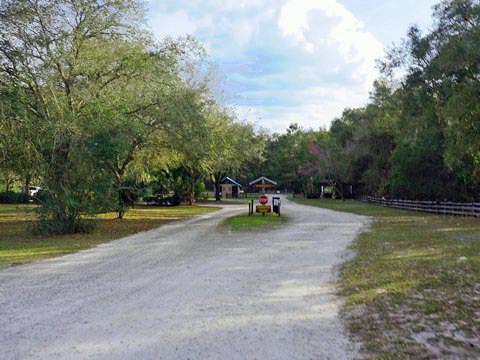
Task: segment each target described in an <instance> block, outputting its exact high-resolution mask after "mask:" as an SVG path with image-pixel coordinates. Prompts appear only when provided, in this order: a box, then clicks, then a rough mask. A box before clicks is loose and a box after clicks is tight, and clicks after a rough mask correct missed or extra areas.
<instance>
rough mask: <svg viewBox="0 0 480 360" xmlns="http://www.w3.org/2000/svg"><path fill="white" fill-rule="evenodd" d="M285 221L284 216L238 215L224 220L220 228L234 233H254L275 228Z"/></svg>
mask: <svg viewBox="0 0 480 360" xmlns="http://www.w3.org/2000/svg"><path fill="white" fill-rule="evenodd" d="M286 221H287V218H285V217H284V216H278V215H274V214H266V215H265V216H262V215H260V214H253V215H252V216H248V215H238V216H234V217H231V218H228V219H226V220H224V221H223V222H222V226H224V227H226V228H229V229H231V230H234V231H254V230H263V229H268V228H275V227H278V226H280V225H282V224H284V223H285V222H286Z"/></svg>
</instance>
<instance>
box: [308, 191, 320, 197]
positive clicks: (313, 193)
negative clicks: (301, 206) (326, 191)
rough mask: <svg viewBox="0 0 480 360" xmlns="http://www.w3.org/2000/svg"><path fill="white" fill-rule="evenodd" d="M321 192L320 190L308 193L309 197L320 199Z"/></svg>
mask: <svg viewBox="0 0 480 360" xmlns="http://www.w3.org/2000/svg"><path fill="white" fill-rule="evenodd" d="M320 196H321V193H319V192H309V193H307V199H320Z"/></svg>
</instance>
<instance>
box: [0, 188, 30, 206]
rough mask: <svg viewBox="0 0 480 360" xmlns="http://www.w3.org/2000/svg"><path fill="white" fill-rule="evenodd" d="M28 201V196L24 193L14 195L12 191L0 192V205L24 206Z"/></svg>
mask: <svg viewBox="0 0 480 360" xmlns="http://www.w3.org/2000/svg"><path fill="white" fill-rule="evenodd" d="M29 201H30V196H29V195H28V194H25V193H16V192H14V191H5V192H0V204H26V203H28V202H29Z"/></svg>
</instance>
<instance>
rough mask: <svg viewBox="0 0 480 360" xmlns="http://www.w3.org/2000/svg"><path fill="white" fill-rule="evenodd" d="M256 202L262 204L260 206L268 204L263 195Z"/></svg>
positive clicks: (266, 198)
mask: <svg viewBox="0 0 480 360" xmlns="http://www.w3.org/2000/svg"><path fill="white" fill-rule="evenodd" d="M258 201H259V202H260V204H262V205H267V204H268V197H267V196H265V195H262V196H260V198H259V199H258Z"/></svg>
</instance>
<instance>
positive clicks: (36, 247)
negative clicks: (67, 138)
mask: <svg viewBox="0 0 480 360" xmlns="http://www.w3.org/2000/svg"><path fill="white" fill-rule="evenodd" d="M31 210H33V205H31V206H25V205H23V206H18V205H0V268H2V267H6V266H9V265H16V264H23V263H26V262H29V261H33V260H39V259H45V258H50V257H54V256H61V255H65V254H70V253H73V252H76V251H79V250H84V249H88V248H91V247H94V246H96V245H98V244H102V243H105V242H109V241H112V240H115V239H119V238H122V237H125V236H128V235H131V234H135V233H138V232H141V231H146V230H151V229H154V228H156V227H159V226H161V225H163V224H165V223H167V222H171V221H174V220H182V219H188V218H191V217H193V216H195V215H199V214H204V213H208V212H211V211H215V210H216V208H212V207H205V206H178V207H171V208H170V207H165V208H160V207H158V208H154V207H146V206H139V207H136V208H135V209H131V210H130V211H128V212H127V214H126V215H125V219H123V220H118V219H115V214H113V213H108V214H103V215H100V216H98V218H97V221H98V226H97V228H96V229H95V231H94V232H93V233H91V234H74V235H57V236H51V235H42V236H35V235H32V234H31V233H30V232H29V231H28V229H29V228H30V227H31V225H32V224H33V221H34V220H35V214H34V213H33V212H32V211H31Z"/></svg>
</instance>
